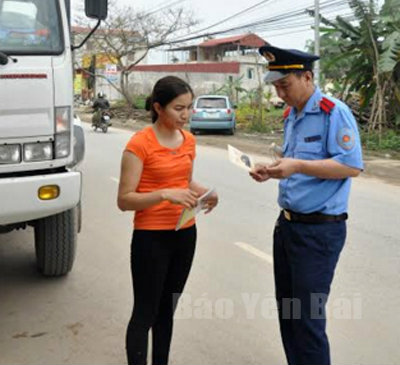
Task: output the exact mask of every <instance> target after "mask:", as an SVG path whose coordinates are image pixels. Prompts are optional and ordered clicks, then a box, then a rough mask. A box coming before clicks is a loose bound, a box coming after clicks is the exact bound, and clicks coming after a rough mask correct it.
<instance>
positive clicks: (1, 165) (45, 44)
mask: <svg viewBox="0 0 400 365" xmlns="http://www.w3.org/2000/svg"><path fill="white" fill-rule="evenodd" d="M85 9H86V14H87V15H88V16H90V17H93V18H96V19H98V25H99V24H100V21H101V20H102V19H105V17H106V15H107V0H100V1H99V0H92V1H90V0H86V3H85ZM98 25H97V26H98ZM72 48H73V45H72V44H71V40H70V4H69V0H46V1H43V0H2V1H0V202H1V208H0V233H1V232H9V231H11V230H13V229H19V228H25V227H27V226H32V227H33V228H34V240H35V249H36V258H37V266H38V269H39V270H40V271H41V272H42V273H43V274H44V275H47V276H59V275H65V274H66V273H68V272H69V271H70V270H71V268H72V265H73V262H74V257H75V249H76V244H77V233H78V230H79V227H80V217H81V213H80V206H81V204H80V201H81V190H82V177H81V172H80V171H79V170H78V169H77V166H78V165H79V162H80V161H81V160H82V159H83V151H84V138H83V130H82V129H81V127H80V126H79V125H74V118H73V115H74V113H73V71H72V70H73V63H72V59H73V57H72Z"/></svg>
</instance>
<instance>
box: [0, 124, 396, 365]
mask: <svg viewBox="0 0 400 365" xmlns="http://www.w3.org/2000/svg"><path fill="white" fill-rule="evenodd" d="M129 135H130V133H129V132H126V131H122V130H117V129H113V128H111V130H110V132H109V133H107V134H103V133H94V132H92V131H90V130H89V129H88V130H87V133H86V137H87V154H86V159H85V162H84V164H83V166H82V169H83V171H84V191H83V208H84V223H83V230H82V233H81V234H80V237H79V251H78V254H77V259H76V263H75V266H74V269H73V271H72V272H71V273H70V274H69V275H68V276H67V277H65V278H61V279H52V280H49V279H44V278H42V277H40V276H39V275H38V274H37V273H36V271H35V267H34V250H33V244H32V231H31V230H29V231H24V232H12V233H9V234H6V235H1V236H0V364H38V363H40V364H54V363H56V364H123V363H125V355H124V334H125V326H126V322H127V320H128V318H129V315H130V311H131V305H132V294H131V283H130V273H129V261H128V260H129V241H130V235H131V223H130V222H131V215H130V214H129V213H121V212H119V211H118V210H117V208H116V204H115V201H116V190H117V179H118V175H119V160H120V155H121V151H122V149H123V146H124V144H125V143H126V141H127V140H128V138H129ZM258 158H262V157H258ZM195 169H196V171H195V178H196V179H197V180H199V181H202V182H204V183H205V184H207V185H210V186H215V187H216V188H217V190H218V191H219V194H220V198H221V203H220V206H219V207H218V209H217V210H216V211H215V212H214V213H213V214H212V215H209V216H200V217H199V219H198V229H199V239H198V247H197V252H196V258H195V262H194V265H193V269H192V273H191V276H190V278H189V281H188V283H187V287H186V293H185V296H184V297H183V300H182V301H181V305H180V307H179V309H178V312H177V319H176V322H175V323H176V325H175V334H174V339H173V346H172V353H171V363H173V364H278V363H284V355H283V351H282V348H281V344H280V339H279V333H278V327H277V320H276V310H275V307H274V300H273V278H272V265H271V262H272V259H271V244H272V242H271V241H272V240H271V232H272V229H273V225H274V220H275V218H276V216H277V214H278V208H277V206H276V194H277V184H276V182H273V181H271V182H268V183H265V184H257V183H254V182H253V181H252V180H250V179H249V178H248V176H247V175H246V173H244V172H242V171H241V170H240V169H237V168H236V167H235V166H233V165H231V164H229V163H228V162H227V158H226V152H225V151H224V150H221V149H217V148H212V147H204V146H199V148H198V158H197V161H196V167H195ZM399 193H400V187H398V186H396V185H391V184H387V183H384V182H382V181H380V180H377V179H371V178H363V177H361V178H358V179H356V180H355V181H354V185H353V194H352V199H351V206H350V220H349V232H348V240H347V244H346V246H345V249H344V251H343V253H342V256H341V260H340V262H339V265H338V268H337V275H336V279H335V282H334V285H333V288H332V295H331V299H330V304H329V315H330V321H329V325H328V331H329V333H330V337H331V345H332V357H333V362H334V363H338V364H378V363H379V364H397V363H398V359H399V358H400V348H399V346H398V328H399V326H400V316H399V314H398V308H399V307H400V283H399V280H398V277H399V274H400V269H399V268H400V244H399V243H400V242H399V237H400V225H399V221H398V212H399V210H400V198H399V196H400V194H399Z"/></svg>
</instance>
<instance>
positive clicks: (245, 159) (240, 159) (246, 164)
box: [228, 144, 254, 171]
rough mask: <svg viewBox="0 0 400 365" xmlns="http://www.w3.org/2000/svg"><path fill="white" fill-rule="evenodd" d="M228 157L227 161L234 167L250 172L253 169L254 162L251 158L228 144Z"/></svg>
mask: <svg viewBox="0 0 400 365" xmlns="http://www.w3.org/2000/svg"><path fill="white" fill-rule="evenodd" d="M228 155H229V161H231V162H232V163H233V164H235V165H236V166H239V167H241V168H242V169H245V170H246V171H250V170H252V169H253V168H254V161H253V159H252V157H251V156H250V155H248V154H246V153H244V152H242V151H240V150H238V149H237V148H235V147H233V146H231V145H230V144H228Z"/></svg>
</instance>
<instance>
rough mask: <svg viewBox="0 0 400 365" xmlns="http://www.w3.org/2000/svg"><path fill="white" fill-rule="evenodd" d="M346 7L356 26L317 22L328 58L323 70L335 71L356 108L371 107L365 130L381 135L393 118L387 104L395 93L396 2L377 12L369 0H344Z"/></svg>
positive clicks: (399, 2) (399, 25)
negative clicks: (321, 25) (356, 96)
mask: <svg viewBox="0 0 400 365" xmlns="http://www.w3.org/2000/svg"><path fill="white" fill-rule="evenodd" d="M349 5H350V7H351V9H352V10H353V12H354V17H355V19H356V20H355V21H349V20H346V19H344V18H343V17H340V16H338V17H337V18H336V20H335V21H330V20H328V19H327V18H325V17H323V16H322V17H321V21H322V22H323V23H324V24H325V26H326V27H325V28H322V29H321V31H322V33H323V36H322V39H323V42H324V43H322V44H323V46H325V47H326V49H324V50H323V52H324V58H326V55H327V54H328V55H329V57H330V60H329V61H326V63H325V64H324V63H323V67H326V68H327V70H328V73H329V72H333V74H335V70H336V71H337V73H336V77H337V78H339V79H340V80H341V81H342V84H343V90H344V91H347V92H352V91H353V92H357V93H358V94H359V95H360V97H361V107H364V108H365V107H366V106H369V107H370V114H369V120H368V130H375V129H379V130H380V131H382V128H384V127H388V126H390V122H391V121H392V120H393V118H394V115H393V114H392V113H393V108H392V106H391V105H390V102H389V100H390V101H393V100H395V98H397V97H398V96H399V94H400V93H399V88H398V80H399V78H400V75H399V58H400V36H399V29H400V15H399V13H398V11H397V10H398V9H400V0H386V1H385V3H384V6H383V7H382V9H381V10H380V11H379V7H378V5H377V4H376V2H375V1H373V0H368V1H362V0H349ZM323 71H324V72H325V69H323ZM398 100H400V99H398ZM397 104H398V103H397Z"/></svg>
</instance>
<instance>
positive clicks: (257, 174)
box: [249, 163, 270, 182]
mask: <svg viewBox="0 0 400 365" xmlns="http://www.w3.org/2000/svg"><path fill="white" fill-rule="evenodd" d="M249 174H250V176H251V177H252V178H253V179H254V180H255V181H257V182H263V181H267V180H268V179H269V178H270V175H269V173H268V166H267V165H265V164H260V163H257V164H256V165H255V167H254V168H253V169H252V170H251V171H250V172H249Z"/></svg>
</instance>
